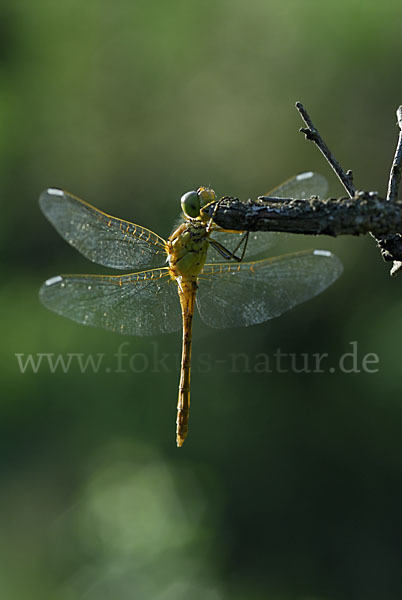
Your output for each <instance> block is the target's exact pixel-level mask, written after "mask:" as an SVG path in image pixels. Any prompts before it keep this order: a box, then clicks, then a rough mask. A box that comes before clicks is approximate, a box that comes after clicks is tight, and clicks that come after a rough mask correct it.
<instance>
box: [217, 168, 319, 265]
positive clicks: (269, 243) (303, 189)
mask: <svg viewBox="0 0 402 600" xmlns="http://www.w3.org/2000/svg"><path fill="white" fill-rule="evenodd" d="M327 191H328V183H327V180H326V179H325V177H324V176H323V175H320V174H319V173H313V172H312V171H307V172H306V173H299V175H296V176H295V177H292V178H291V179H288V180H287V181H285V182H284V183H282V184H281V185H279V186H277V187H276V188H274V189H273V190H271V191H270V192H267V193H266V194H265V196H272V197H275V198H299V199H303V198H310V196H320V197H325V196H326V194H327ZM285 235H286V234H284V233H275V232H269V231H254V232H253V231H251V232H250V233H249V237H248V241H247V249H246V254H245V258H246V259H249V258H252V257H253V256H257V255H258V254H262V253H263V252H265V251H266V250H268V249H269V248H272V247H273V246H274V245H275V244H276V243H277V241H278V240H279V238H278V236H281V237H280V239H282V240H283V239H284V237H285ZM243 237H244V233H225V232H219V231H217V232H214V234H213V235H212V239H215V240H216V241H217V242H219V243H220V244H221V245H223V246H224V247H225V248H227V249H228V250H229V251H230V252H233V251H234V249H235V248H236V247H237V245H238V244H239V242H240V241H241V240H242V238H243ZM221 260H222V256H221V255H220V254H219V253H218V252H217V251H216V250H215V248H214V247H213V246H210V248H209V252H208V256H207V261H208V262H218V261H219V262H220V261H221Z"/></svg>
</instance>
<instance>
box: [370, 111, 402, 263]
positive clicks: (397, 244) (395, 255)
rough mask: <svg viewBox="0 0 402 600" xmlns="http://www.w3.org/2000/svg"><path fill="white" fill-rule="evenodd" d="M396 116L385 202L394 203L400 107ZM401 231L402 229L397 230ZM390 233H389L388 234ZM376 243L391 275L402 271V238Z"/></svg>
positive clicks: (401, 152)
mask: <svg viewBox="0 0 402 600" xmlns="http://www.w3.org/2000/svg"><path fill="white" fill-rule="evenodd" d="M396 116H397V119H398V125H399V136H398V143H397V145H396V150H395V155H394V160H393V161H392V166H391V171H390V174H389V181H388V190H387V201H388V202H391V203H394V202H395V201H396V199H397V198H398V192H399V184H400V182H401V162H402V106H400V107H399V108H398V110H397V111H396ZM399 231H402V229H399ZM390 233H392V232H391V231H389V232H388V234H390ZM376 242H377V245H378V247H379V248H380V250H381V254H382V257H383V258H384V260H392V261H393V265H392V269H391V275H397V273H398V272H399V271H400V270H401V269H402V262H401V260H399V259H400V256H399V254H400V250H401V249H402V236H401V235H400V234H399V233H396V234H394V235H386V236H379V237H376Z"/></svg>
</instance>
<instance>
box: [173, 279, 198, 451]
mask: <svg viewBox="0 0 402 600" xmlns="http://www.w3.org/2000/svg"><path fill="white" fill-rule="evenodd" d="M178 290H179V297H180V304H181V312H182V318H183V346H182V357H181V372H180V383H179V397H178V400H177V418H176V443H177V446H178V447H180V446H182V445H183V442H184V440H185V439H186V436H187V432H188V420H189V412H190V373H191V337H192V333H191V332H192V323H193V314H194V301H195V294H196V290H197V283H196V281H194V280H184V281H183V280H182V281H181V283H180V286H179V288H178Z"/></svg>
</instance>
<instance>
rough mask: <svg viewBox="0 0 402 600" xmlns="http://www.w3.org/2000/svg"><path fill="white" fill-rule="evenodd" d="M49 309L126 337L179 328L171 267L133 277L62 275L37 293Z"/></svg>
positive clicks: (53, 278) (167, 331)
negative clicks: (123, 334) (169, 269)
mask: <svg viewBox="0 0 402 600" xmlns="http://www.w3.org/2000/svg"><path fill="white" fill-rule="evenodd" d="M39 297H40V300H41V302H42V303H43V304H44V305H45V306H46V307H47V308H50V310H53V311H54V312H56V313H58V314H59V315H62V316H63V317H68V318H69V319H72V320H73V321H76V322H77V323H82V324H83V325H90V326H92V327H103V328H104V329H110V330H111V331H115V332H117V333H125V334H128V335H156V334H158V333H169V332H171V331H177V330H178V329H180V327H181V312H180V302H179V297H178V293H177V284H176V283H175V282H174V281H173V280H172V279H171V278H170V275H169V273H168V270H167V269H166V268H164V269H152V270H150V271H142V272H140V273H133V274H130V275H120V276H104V275H59V276H57V277H52V278H51V279H48V280H47V281H46V282H45V283H44V284H43V285H42V287H41V289H40V291H39Z"/></svg>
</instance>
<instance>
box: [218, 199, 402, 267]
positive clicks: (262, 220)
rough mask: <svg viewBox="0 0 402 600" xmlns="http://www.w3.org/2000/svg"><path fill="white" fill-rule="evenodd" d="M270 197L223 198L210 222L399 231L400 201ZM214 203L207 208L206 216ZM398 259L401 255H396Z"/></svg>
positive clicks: (335, 231) (251, 227) (313, 230)
mask: <svg viewBox="0 0 402 600" xmlns="http://www.w3.org/2000/svg"><path fill="white" fill-rule="evenodd" d="M278 200H279V199H278V198H270V197H269V196H261V198H259V199H258V200H254V201H252V200H249V201H248V202H241V201H240V200H238V199H237V198H223V199H221V200H220V201H219V203H218V208H217V210H216V212H215V217H214V221H215V222H216V223H217V224H218V225H219V226H220V227H223V228H224V229H232V230H237V231H240V230H243V231H282V232H288V233H302V234H306V235H317V234H325V235H332V236H337V235H363V234H367V233H369V232H370V231H371V232H373V231H374V232H375V233H376V234H377V235H382V234H389V233H393V232H397V231H401V230H402V202H399V201H397V202H392V203H391V202H386V201H385V200H384V199H383V198H379V197H378V195H377V194H376V193H374V192H368V193H367V192H357V194H356V196H354V198H339V199H332V198H330V199H328V200H321V199H319V198H314V197H312V198H310V199H303V200H297V199H292V198H281V199H280V201H278ZM214 207H216V204H214V205H210V206H209V207H208V209H207V210H208V213H209V214H211V211H212V210H214ZM398 258H400V260H402V253H401V254H400V255H398Z"/></svg>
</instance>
